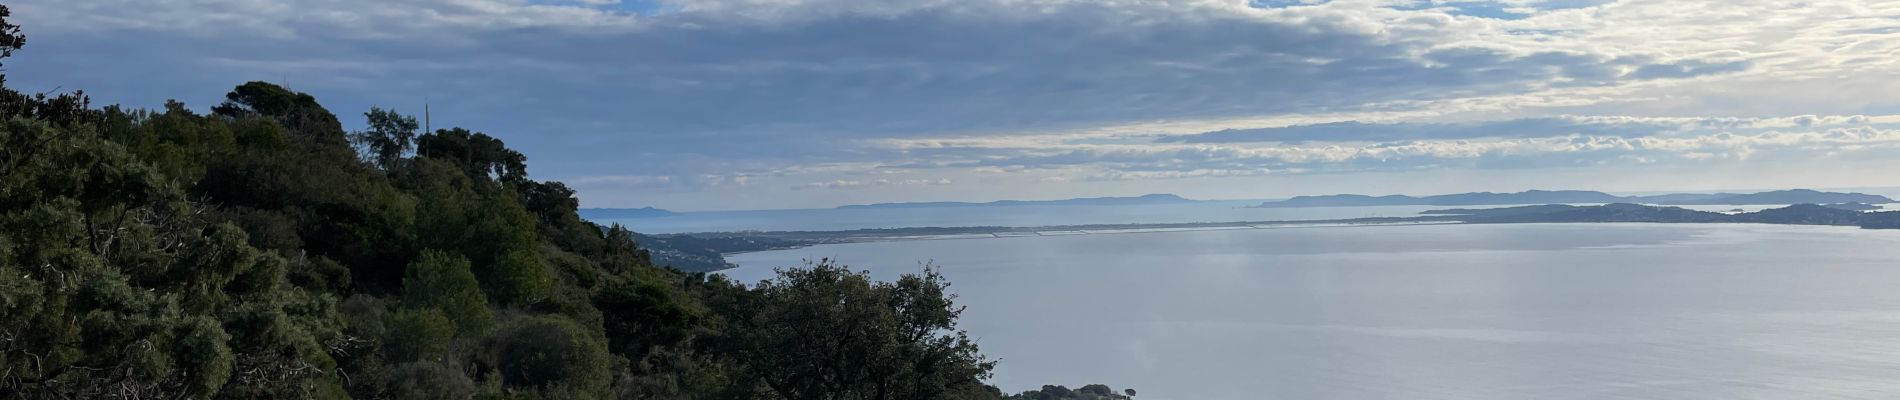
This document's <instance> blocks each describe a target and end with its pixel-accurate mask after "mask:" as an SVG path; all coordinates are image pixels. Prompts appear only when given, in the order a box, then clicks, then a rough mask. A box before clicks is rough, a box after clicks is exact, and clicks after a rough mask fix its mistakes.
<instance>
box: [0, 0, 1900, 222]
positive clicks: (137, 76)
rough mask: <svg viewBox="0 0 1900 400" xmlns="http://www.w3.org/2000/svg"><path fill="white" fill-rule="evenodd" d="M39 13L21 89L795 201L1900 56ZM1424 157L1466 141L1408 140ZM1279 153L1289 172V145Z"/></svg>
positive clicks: (974, 11)
mask: <svg viewBox="0 0 1900 400" xmlns="http://www.w3.org/2000/svg"><path fill="white" fill-rule="evenodd" d="M14 3H17V4H15V10H14V11H15V12H16V14H17V15H18V17H17V18H19V19H20V20H21V22H22V23H24V24H26V25H27V29H28V33H29V34H30V35H31V37H32V38H33V41H32V42H31V43H30V44H29V46H28V48H27V50H26V51H25V52H22V53H20V54H19V55H18V57H17V60H11V61H9V63H8V69H9V71H8V72H9V74H8V75H9V78H10V79H9V84H12V85H15V86H19V87H25V88H27V89H39V90H44V89H51V88H53V87H56V86H63V87H65V88H85V89H88V90H89V91H90V92H91V93H94V94H95V96H97V97H98V99H99V100H102V101H104V102H123V103H128V104H132V105H143V106H156V105H158V104H160V103H161V102H162V101H163V100H164V98H165V97H168V96H185V97H183V98H182V100H186V101H188V102H190V103H192V104H193V105H195V106H198V107H206V106H209V105H211V103H213V102H215V101H216V100H217V99H218V97H219V96H220V95H221V94H222V90H221V89H222V88H225V87H229V86H231V85H234V84H237V83H239V82H238V81H241V80H267V81H282V82H287V83H289V84H291V85H292V86H294V87H296V88H298V89H300V90H305V91H309V92H312V93H314V94H316V95H317V96H318V97H319V98H320V99H322V100H323V101H324V102H325V103H326V105H329V106H331V108H332V109H334V110H336V111H338V113H339V114H341V115H345V116H346V117H347V116H350V115H354V113H356V112H360V110H364V109H367V108H368V107H369V106H372V105H381V106H386V107H387V106H395V107H397V108H398V109H399V110H402V111H406V112H416V111H418V109H419V108H420V103H421V102H422V100H423V99H424V98H427V99H429V101H430V102H431V103H432V107H433V108H434V110H435V120H436V121H437V123H438V125H448V124H454V125H462V126H469V127H472V128H475V129H478V130H484V131H489V132H492V133H497V134H499V135H501V136H502V137H503V138H504V139H506V140H508V141H509V143H510V144H511V145H513V146H516V147H519V148H522V149H524V151H526V152H527V153H528V154H529V155H530V156H531V157H534V160H533V165H534V168H535V169H536V170H535V171H534V172H535V173H536V174H537V175H542V176H550V177H557V178H559V177H572V178H587V179H582V180H581V184H583V185H598V186H612V185H620V186H628V185H632V186H640V187H652V188H656V190H671V191H681V192H690V191H694V190H699V189H700V188H704V187H707V186H717V185H744V184H746V183H747V182H748V181H749V179H751V178H765V179H781V178H782V179H785V180H791V181H800V180H802V181H800V182H789V183H787V184H773V185H759V186H760V187H772V188H778V189H784V188H788V187H799V188H806V187H809V188H820V187H827V186H825V185H824V183H826V182H831V183H834V185H832V186H830V187H859V188H867V189H869V188H875V187H878V186H897V185H894V184H893V185H877V184H872V183H870V182H878V179H891V178H883V177H879V176H875V175H874V174H875V173H876V172H877V171H881V170H888V169H891V167H894V166H903V167H908V168H906V169H909V170H913V172H914V171H923V170H930V169H944V170H949V169H957V170H960V171H964V172H969V171H979V172H980V171H986V170H987V168H1029V166H1032V165H1062V166H1066V167H1067V168H1074V169H1078V170H1091V171H1095V172H1087V173H1089V174H1096V175H1101V174H1103V173H1106V174H1110V175H1102V176H1122V177H1130V178H1133V177H1149V178H1166V177H1185V176H1224V175H1223V174H1258V173H1262V171H1266V170H1273V171H1300V170H1326V169H1359V168H1368V169H1369V168H1388V167H1389V168H1400V169H1403V168H1418V167H1420V166H1430V165H1469V163H1468V162H1466V161H1469V160H1471V158H1460V157H1454V156H1455V155H1456V154H1464V153H1459V151H1453V150H1447V149H1446V148H1443V147H1442V146H1437V145H1432V146H1425V145H1407V144H1404V143H1408V142H1419V143H1439V142H1442V141H1446V140H1455V139H1479V138H1497V139H1515V140H1518V141H1519V142H1523V143H1532V144H1518V145H1504V144H1498V146H1501V147H1498V149H1505V148H1514V147H1511V146H1519V147H1522V146H1532V147H1535V146H1541V145H1533V144H1535V143H1545V141H1550V140H1559V139H1554V138H1565V137H1572V136H1575V137H1617V138H1638V137H1644V136H1652V135H1655V134H1656V132H1671V131H1681V130H1683V126H1681V124H1680V123H1677V122H1668V121H1663V122H1658V121H1627V122H1614V121H1605V120H1591V119H1579V118H1573V117H1529V118H1521V117H1522V116H1521V115H1514V116H1496V115H1476V116H1470V115H1467V116H1463V118H1465V119H1466V120H1471V119H1474V117H1475V119H1476V120H1480V121H1492V122H1476V123H1474V122H1448V121H1430V120H1427V121H1413V122H1402V123H1390V121H1379V122H1355V121H1353V120H1344V121H1343V122H1342V121H1334V122H1330V123H1320V124H1305V125H1296V126H1280V127H1268V128H1260V127H1259V126H1260V125H1252V126H1246V125H1242V126H1237V127H1233V128H1234V129H1233V130H1224V131H1222V130H1215V131H1214V132H1206V133H1203V134H1197V135H1179V136H1170V137H1165V138H1163V139H1161V140H1160V142H1159V143H1153V142H1152V141H1153V140H1154V139H1155V138H1156V135H1150V137H1146V138H1142V139H1140V140H1136V141H1135V142H1137V143H1134V144H1128V143H1124V144H1125V146H1122V147H1115V146H1083V147H1077V146H1075V145H1074V143H1064V142H1061V141H1056V142H1053V143H1051V142H1041V143H1039V144H1038V145H1036V146H1027V145H1024V146H1008V145H991V146H974V147H972V146H961V147H959V146H946V147H941V148H936V149H928V148H917V147H902V146H898V147H892V146H886V145H885V143H887V142H889V141H918V140H933V139H938V138H971V137H977V138H984V137H987V138H996V139H997V140H1002V141H1009V140H1017V138H1018V137H1019V136H1020V137H1028V136H1034V135H1035V134H1036V132H1051V131H1061V130H1068V129H1087V128H1091V127H1103V126H1116V125H1122V124H1140V123H1147V122H1152V121H1162V120H1168V121H1182V120H1203V119H1205V120H1219V119H1227V118H1248V117H1257V116H1299V115H1306V114H1325V113H1341V112H1348V113H1349V112H1358V111H1368V110H1372V111H1389V110H1397V111H1406V112H1415V113H1417V114H1419V115H1427V117H1428V119H1429V117H1430V116H1431V115H1433V113H1436V112H1451V111H1444V110H1434V109H1432V107H1440V106H1441V105H1442V104H1455V103H1456V104H1462V103H1458V102H1474V103H1475V102H1487V103H1488V104H1503V106H1494V107H1493V108H1490V110H1503V111H1507V112H1519V110H1520V109H1522V108H1525V107H1527V106H1526V105H1527V104H1559V105H1590V104H1598V103H1614V102H1631V101H1668V102H1674V103H1685V102H1688V103H1697V104H1700V103H1705V102H1706V101H1704V99H1700V98H1698V99H1690V100H1678V99H1671V98H1670V97H1669V96H1673V95H1675V94H1674V93H1675V92H1673V91H1672V90H1673V88H1674V86H1672V85H1676V84H1678V83H1680V84H1683V85H1695V84H1698V82H1717V81H1720V80H1723V79H1783V78H1782V76H1783V75H1786V76H1791V77H1809V76H1827V74H1828V73H1832V72H1838V71H1881V70H1883V68H1884V67H1883V66H1885V67H1891V66H1892V65H1891V62H1890V61H1887V62H1883V61H1880V59H1881V58H1880V57H1879V56H1880V55H1882V54H1890V53H1889V51H1891V49H1894V48H1896V47H1900V45H1896V44H1895V43H1894V41H1895V40H1896V39H1895V38H1896V37H1900V34H1897V32H1895V31H1892V30H1882V27H1881V26H1880V24H1879V21H1881V19H1879V18H1883V17H1892V16H1894V15H1896V14H1900V11H1896V7H1893V6H1891V5H1888V4H1886V2H1853V1H1817V2H1808V3H1803V4H1788V3H1780V2H1765V1H1738V2H1721V1H1711V2H1655V3H1651V2H1609V1H1596V0H1574V1H1572V0H1566V1H1534V0H1508V1H1495V2H1483V1H1474V2H1464V1H1460V2H1441V1H1432V2H1418V1H1378V0H1337V1H1330V2H1299V1H1257V2H1247V1H1241V0H1205V1H1196V0H1178V1H1163V0H1153V1H1112V2H1105V1H1092V0H1091V1H1082V0H963V1H948V0H914V1H885V0H785V1H756V0H693V1H677V2H674V1H659V2H642V3H640V4H632V3H631V2H615V1H594V0H587V1H553V2H530V1H527V0H385V1H372V0H304V1H263V0H196V1H187V2H157V1H144V0H90V1H70V0H22V1H17V2H14ZM1307 3H1319V4H1307ZM1731 13H1736V14H1750V13H1756V14H1761V13H1772V14H1774V15H1779V16H1782V17H1783V18H1780V19H1775V20H1762V21H1751V20H1748V19H1745V18H1744V19H1738V18H1736V17H1735V16H1734V15H1729V14H1731ZM1486 15H1490V16H1495V17H1499V18H1480V17H1482V16H1486ZM1887 21H1891V19H1888V20H1887ZM1889 25H1891V24H1889ZM1796 29H1798V32H1797V33H1799V34H1788V35H1776V34H1775V33H1776V32H1780V31H1782V30H1789V31H1791V32H1794V30H1796ZM1887 58H1891V57H1887ZM1883 63H1884V64H1883ZM1885 70H1891V69H1890V68H1888V69H1885ZM1655 99H1661V100H1655ZM1873 111H1880V110H1873ZM1467 112H1468V111H1467ZM1853 112H1862V111H1853ZM1530 113H1534V112H1530ZM1408 115H1410V114H1408ZM1591 118H1598V117H1591ZM1601 118H1614V117H1601ZM1750 132H1759V131H1746V132H1742V133H1745V134H1746V133H1750ZM1182 133H1189V132H1182ZM1703 133H1706V132H1703ZM1342 140H1346V141H1367V142H1382V143H1383V144H1382V146H1386V147H1379V146H1375V145H1368V144H1353V145H1335V146H1337V147H1340V148H1345V149H1351V150H1350V151H1351V152H1353V153H1355V154H1394V155H1393V156H1390V157H1386V158H1379V157H1343V158H1342V157H1337V156H1333V155H1330V154H1334V152H1331V151H1330V150H1328V151H1318V150H1313V148H1315V146H1304V147H1302V146H1291V147H1286V148H1284V149H1277V150H1276V149H1269V148H1264V147H1263V146H1260V145H1258V144H1260V143H1265V142H1309V141H1322V142H1323V141H1342ZM1564 140H1568V139H1564ZM1124 141H1126V140H1124ZM1484 142H1486V143H1492V142H1497V143H1506V142H1509V141H1508V140H1507V141H1503V142H1498V141H1491V140H1487V141H1484ZM1408 146H1409V147H1408ZM1421 146H1423V147H1429V148H1432V149H1437V150H1433V151H1419V152H1412V150H1406V149H1415V148H1421ZM1469 146H1475V145H1472V144H1467V145H1466V147H1469ZM1454 147H1456V146H1454ZM1317 148H1320V149H1322V150H1325V149H1329V147H1326V146H1317ZM1460 151H1467V152H1468V151H1469V150H1460ZM1488 151H1492V152H1504V151H1516V150H1497V149H1494V150H1488ZM1276 152H1277V153H1276ZM1269 153H1272V154H1277V155H1274V156H1272V157H1271V159H1272V160H1276V161H1263V160H1266V159H1263V158H1261V157H1263V156H1262V154H1269ZM1512 154H1516V153H1512ZM1525 154H1529V153H1525ZM1395 157H1396V158H1395ZM1436 157H1448V158H1446V159H1438V158H1436ZM1395 159H1399V160H1406V162H1392V161H1391V160H1395ZM1176 160H1182V161H1179V162H1177V161H1176ZM1366 160H1380V161H1377V162H1372V161H1366ZM1447 160H1449V161H1447ZM1460 160H1463V161H1460ZM1565 160H1566V159H1564V158H1563V157H1551V158H1548V159H1545V160H1541V161H1532V160H1522V161H1514V162H1512V163H1507V164H1512V165H1529V164H1539V163H1543V164H1550V163H1557V164H1563V163H1566V162H1569V161H1565ZM1326 163H1335V164H1336V165H1332V166H1330V167H1329V166H1327V165H1324V164H1326ZM1102 171H1108V172H1102ZM1112 174H1121V175H1112ZM799 176H805V177H803V178H800V177H799ZM1091 176H1094V175H1091ZM838 182H858V183H859V184H857V185H851V184H845V183H838ZM886 182H931V183H933V184H934V183H935V182H945V180H942V178H941V177H931V176H907V177H904V178H901V179H897V180H887V181H886ZM956 182H957V183H958V184H962V183H964V182H971V180H963V179H959V180H956ZM807 183H810V184H813V185H806V184H807Z"/></svg>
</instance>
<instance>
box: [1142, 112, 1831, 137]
mask: <svg viewBox="0 0 1900 400" xmlns="http://www.w3.org/2000/svg"><path fill="white" fill-rule="evenodd" d="M1867 123H1868V118H1867V117H1866V116H1861V115H1850V116H1826V117H1823V116H1813V115H1804V116H1796V117H1785V118H1637V117H1606V116H1557V117H1538V118H1520V119H1513V120H1505V121H1468V122H1449V123H1412V122H1398V123H1368V122H1360V121H1340V122H1328V123H1320V124H1306V125H1292V126H1282V127H1271V128H1253V129H1224V130H1219V131H1214V132H1206V133H1198V134H1191V135H1175V136H1166V137H1162V138H1160V139H1157V140H1156V141H1157V142H1162V143H1244V142H1308V141H1314V142H1351V141H1396V140H1425V139H1471V138H1523V137H1549V136H1563V135H1589V136H1624V137H1640V136H1655V135H1666V134H1671V133H1677V132H1685V131H1696V130H1708V129H1728V130H1760V129H1768V128H1788V127H1804V128H1813V127H1825V126H1859V125H1865V124H1867Z"/></svg>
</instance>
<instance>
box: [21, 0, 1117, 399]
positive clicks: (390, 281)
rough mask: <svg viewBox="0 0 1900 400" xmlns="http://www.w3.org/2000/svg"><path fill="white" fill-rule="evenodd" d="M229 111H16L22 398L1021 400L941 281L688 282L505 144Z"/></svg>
mask: <svg viewBox="0 0 1900 400" xmlns="http://www.w3.org/2000/svg"><path fill="white" fill-rule="evenodd" d="M6 16H7V13H6V11H5V8H4V7H0V57H5V56H6V55H9V54H11V51H12V50H14V49H17V48H18V47H19V46H20V45H22V44H23V43H25V41H24V36H21V35H19V33H18V32H19V30H18V28H17V27H15V26H13V25H10V24H6V23H5V22H4V17H6ZM0 83H4V78H3V77H0ZM211 110H212V112H211V113H210V114H205V115H201V114H198V113H195V112H193V111H191V110H189V109H187V108H186V107H185V105H183V104H180V103H177V102H171V103H168V104H166V105H165V107H164V108H163V109H161V110H133V109H125V108H120V107H116V106H111V107H104V108H93V107H92V106H91V105H90V104H89V102H88V99H87V97H86V96H85V95H84V94H83V93H80V92H73V93H68V94H55V95H44V94H42V95H28V94H22V93H18V92H14V91H12V90H0V122H3V124H4V125H3V128H0V149H4V151H0V398H140V399H142V398H395V399H436V398H441V399H461V398H486V399H534V398H560V399H568V398H577V399H606V398H639V399H691V398H709V399H932V398H938V399H971V398H1001V397H1002V395H1001V393H1000V391H999V390H997V389H996V388H994V387H990V386H988V385H985V384H984V383H983V380H984V379H987V378H988V377H989V376H990V370H991V369H992V367H993V366H994V362H992V361H989V360H988V359H987V358H985V357H984V356H983V355H982V354H980V353H979V352H978V350H977V347H976V345H975V344H974V343H973V342H972V341H971V340H970V339H969V338H968V337H966V336H965V335H964V334H963V333H962V332H961V331H959V330H957V329H956V320H957V317H958V316H959V314H960V313H961V311H962V309H961V308H959V307H958V306H956V305H955V304H954V303H953V302H952V301H951V299H952V296H949V295H947V294H946V293H945V288H946V287H947V286H948V285H949V284H948V283H947V282H945V281H944V280H943V279H942V277H941V276H939V275H937V274H935V273H934V272H929V271H927V272H925V273H924V274H922V275H915V276H906V277H904V278H903V279H900V280H898V281H896V282H877V281H873V280H871V279H869V278H868V277H867V276H866V275H865V274H864V273H862V272H853V271H851V270H849V269H847V268H845V267H842V266H838V265H834V264H832V263H829V262H821V263H818V264H816V265H812V266H809V267H808V268H802V269H791V270H785V271H782V273H781V275H780V276H779V277H778V278H777V279H775V280H771V281H767V282H762V283H759V284H757V285H755V286H750V287H749V286H747V285H741V284H739V283H736V282H730V281H727V280H725V279H724V278H722V277H720V276H708V275H704V274H695V273H685V272H680V271H679V270H675V269H671V268H666V267H663V266H655V265H654V263H653V261H652V258H651V255H650V254H649V253H648V252H647V251H645V250H643V249H641V248H640V247H639V246H637V245H636V243H635V238H636V235H635V234H634V233H632V232H629V231H628V230H627V229H625V228H623V227H620V226H599V225H596V224H593V223H590V222H587V221H584V220H582V219H580V217H579V216H578V214H576V207H577V206H578V201H577V200H576V199H575V198H574V192H573V190H571V189H569V188H567V187H566V186H565V185H562V184H561V183H559V182H538V181H534V180H531V179H529V178H528V174H527V166H526V161H527V160H526V157H523V156H522V155H521V154H520V153H517V152H515V151H513V150H510V149H508V148H507V147H506V146H505V145H504V144H503V143H502V141H501V140H499V139H496V138H495V137H493V136H489V135H486V134H483V133H479V132H474V131H470V130H466V129H461V128H453V129H443V130H437V131H434V132H418V131H417V126H416V123H415V120H414V118H412V117H409V116H405V115H402V114H399V113H397V112H396V111H394V110H385V109H372V110H370V111H369V112H368V113H366V114H365V117H366V118H367V120H368V126H369V128H368V130H366V131H364V132H355V133H352V132H346V131H345V130H344V128H343V127H342V124H341V123H340V122H339V119H338V118H337V116H336V115H334V114H332V113H331V112H330V111H329V110H327V109H325V108H323V107H322V106H321V105H320V104H319V103H318V102H317V100H316V98H314V97H312V96H310V95H308V94H304V93H299V92H296V91H292V90H290V89H287V88H284V87H280V86H276V85H272V84H268V83H262V82H251V83H245V84H243V85H240V86H237V87H236V88H235V89H233V90H231V91H230V93H229V94H228V95H227V100H226V101H225V102H224V103H223V104H220V105H217V106H216V107H213V108H212V109H211ZM1036 398H1043V397H1036ZM1091 398H1093V397H1091Z"/></svg>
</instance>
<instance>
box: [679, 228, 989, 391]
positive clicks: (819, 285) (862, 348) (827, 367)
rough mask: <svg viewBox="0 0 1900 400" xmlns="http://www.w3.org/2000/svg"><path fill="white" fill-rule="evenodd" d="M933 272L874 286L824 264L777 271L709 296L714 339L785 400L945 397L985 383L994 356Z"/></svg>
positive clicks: (843, 269)
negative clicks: (753, 284)
mask: <svg viewBox="0 0 1900 400" xmlns="http://www.w3.org/2000/svg"><path fill="white" fill-rule="evenodd" d="M948 285H949V284H948V283H947V282H945V281H943V279H942V276H941V275H938V274H937V273H936V272H935V271H934V270H929V269H926V270H925V273H924V274H923V275H905V276H904V277H902V278H900V279H898V281H897V282H876V281H873V280H871V278H870V277H869V276H868V275H867V274H865V273H862V272H853V271H851V270H849V269H847V268H846V267H844V266H840V265H836V264H833V263H831V262H830V261H828V260H826V261H820V262H818V263H816V264H814V265H811V266H810V267H809V268H802V269H790V270H781V271H780V272H779V277H778V278H777V279H774V280H769V281H763V282H759V284H758V286H757V288H756V289H753V290H750V291H734V292H731V294H732V297H731V298H723V299H718V301H714V302H713V307H714V310H716V311H717V312H718V313H719V314H722V315H724V316H726V317H728V318H730V321H729V322H730V323H731V324H732V326H730V327H729V329H727V330H726V331H725V334H724V335H723V336H722V337H721V338H720V340H719V343H720V345H721V346H724V349H723V350H724V351H726V352H729V354H732V355H733V356H734V357H735V358H734V359H733V361H734V362H736V363H739V364H740V365H742V366H743V368H742V369H743V371H745V373H746V374H747V375H748V376H750V377H752V378H755V379H757V380H758V381H759V382H761V383H762V384H763V386H765V387H766V388H768V389H769V391H770V393H772V394H773V395H776V396H777V397H782V398H786V399H839V398H846V399H893V398H896V399H947V398H955V397H956V396H959V395H963V394H966V393H967V392H969V391H970V390H971V388H972V387H977V386H983V383H982V380H983V379H986V378H988V377H989V375H990V369H991V368H993V367H994V366H995V363H994V362H991V361H988V360H986V359H985V358H984V357H983V355H982V354H979V353H978V352H977V348H976V343H975V342H973V341H971V340H970V339H969V337H968V336H966V335H965V334H964V333H963V332H962V331H958V330H956V324H955V322H956V318H957V316H958V314H961V313H962V312H963V309H962V308H961V307H957V306H955V305H954V304H953V303H952V302H951V301H950V298H949V297H948V296H946V295H945V294H944V289H945V288H946V287H948Z"/></svg>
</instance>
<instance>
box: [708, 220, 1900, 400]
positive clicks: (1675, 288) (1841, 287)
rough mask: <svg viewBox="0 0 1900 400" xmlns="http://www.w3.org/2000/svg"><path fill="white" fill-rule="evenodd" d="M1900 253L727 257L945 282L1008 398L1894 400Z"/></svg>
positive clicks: (1498, 249)
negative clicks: (937, 269)
mask: <svg viewBox="0 0 1900 400" xmlns="http://www.w3.org/2000/svg"><path fill="white" fill-rule="evenodd" d="M1895 246H1900V232H1894V231H1867V230H1859V229H1853V228H1839V227H1805V226H1767V225H1739V224H1735V225H1670V224H1568V225H1541V224H1540V225H1458V226H1403V227H1344V228H1340V227H1327V228H1296V229H1271V230H1231V231H1200V232H1174V233H1142V234H1114V235H1085V236H1063V237H1022V238H998V239H972V240H934V241H902V242H879V243H856V244H842V245H825V246H817V247H811V248H803V249H795V250H785V251H773V252H762V253H751V254H743V255H738V256H734V257H732V258H731V260H732V261H734V262H737V263H739V264H740V265H741V267H740V268H737V269H733V270H728V271H725V272H724V273H726V274H727V275H729V276H732V277H734V278H736V279H739V280H742V281H755V280H758V279H762V278H765V277H767V276H769V275H770V274H771V269H772V268H773V267H779V266H794V265H800V264H801V260H803V259H813V258H818V257H835V258H838V259H840V260H842V261H843V262H844V263H846V264H849V265H851V266H853V267H854V268H858V269H868V270H870V271H872V273H873V275H874V276H876V277H877V278H880V279H891V278H895V277H896V276H898V275H899V274H902V273H907V272H915V271H917V270H918V265H919V263H920V262H923V261H927V260H934V262H935V263H936V264H937V265H940V266H941V267H942V270H943V271H944V273H945V275H947V276H948V277H949V278H950V279H951V281H952V282H954V286H953V287H952V289H953V290H955V291H956V292H957V293H959V294H960V295H961V297H960V298H959V301H960V302H961V304H964V305H967V306H968V307H969V309H968V311H967V312H966V313H965V314H964V315H963V319H962V327H963V328H965V329H967V330H969V331H970V333H971V334H972V335H973V336H976V337H978V338H980V340H981V342H980V343H981V345H982V346H983V350H984V351H985V353H987V354H990V355H992V356H995V357H1001V358H1003V359H1004V361H1005V362H1004V363H1003V364H1002V366H1001V367H1000V368H999V369H998V370H997V376H996V379H995V381H994V383H995V384H997V385H998V386H999V387H1001V388H1003V389H1004V390H1005V391H1019V390H1024V389H1028V388H1032V387H1035V386H1039V385H1042V384H1046V383H1050V382H1066V383H1074V384H1081V383H1090V382H1102V383H1111V384H1113V385H1115V386H1116V387H1124V386H1126V387H1133V388H1136V389H1138V390H1140V391H1141V396H1140V398H1142V399H1250V398H1288V399H1603V398H1642V399H1746V398H1777V399H1786V398H1803V399H1874V398H1894V397H1900V381H1895V380H1894V379H1892V378H1893V377H1894V376H1900V341H1897V340H1894V338H1896V337H1900V291H1896V290H1894V288H1896V287H1900V253H1896V252H1894V251H1892V249H1894V248H1896V247H1895Z"/></svg>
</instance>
